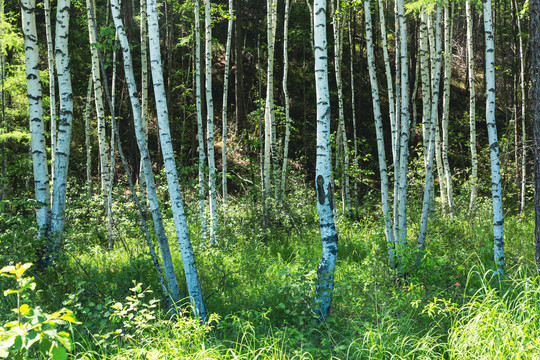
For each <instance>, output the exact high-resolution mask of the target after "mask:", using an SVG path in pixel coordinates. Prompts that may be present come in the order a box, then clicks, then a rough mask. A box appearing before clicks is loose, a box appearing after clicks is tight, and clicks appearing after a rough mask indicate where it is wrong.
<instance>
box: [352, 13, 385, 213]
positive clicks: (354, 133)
mask: <svg viewBox="0 0 540 360" xmlns="http://www.w3.org/2000/svg"><path fill="white" fill-rule="evenodd" d="M352 24H353V19H352V16H351V18H350V19H349V57H350V63H351V70H350V72H351V108H352V109H351V111H352V122H353V142H354V160H353V168H354V169H355V173H358V170H359V169H358V139H357V136H356V134H357V132H358V129H357V128H356V106H355V105H356V99H355V93H354V46H355V45H354V44H353V41H352V40H353V37H352V30H351V28H352ZM385 164H386V162H385ZM354 206H355V208H356V216H358V210H359V206H360V204H359V202H358V181H357V179H356V177H355V178H354Z"/></svg>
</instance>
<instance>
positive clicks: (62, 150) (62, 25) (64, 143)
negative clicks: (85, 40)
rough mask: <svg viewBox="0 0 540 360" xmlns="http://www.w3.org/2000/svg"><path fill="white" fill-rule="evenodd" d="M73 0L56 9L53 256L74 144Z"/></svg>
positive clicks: (60, 3)
mask: <svg viewBox="0 0 540 360" xmlns="http://www.w3.org/2000/svg"><path fill="white" fill-rule="evenodd" d="M70 8H71V2H70V0H59V1H58V5H57V10H56V30H55V34H56V38H55V44H56V49H55V54H56V72H57V74H58V92H59V95H60V112H59V115H60V117H59V120H60V121H59V122H58V138H57V140H56V141H57V143H56V154H55V162H54V179H53V194H52V199H53V201H52V208H51V212H52V213H51V234H52V236H51V240H52V243H53V252H52V254H53V256H54V255H56V253H57V251H58V249H59V247H60V244H61V241H62V231H63V229H64V219H65V214H64V212H65V208H66V185H67V175H68V164H69V151H70V144H71V126H72V115H73V92H72V90H71V71H70V64H69V53H68V40H69V11H70Z"/></svg>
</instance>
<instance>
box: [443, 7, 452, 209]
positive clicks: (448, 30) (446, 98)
mask: <svg viewBox="0 0 540 360" xmlns="http://www.w3.org/2000/svg"><path fill="white" fill-rule="evenodd" d="M450 6H452V5H450V4H449V3H446V4H445V5H444V44H445V46H444V85H443V87H444V95H443V114H442V161H443V164H444V166H443V167H444V177H445V179H446V181H445V182H446V196H447V201H448V210H449V212H450V216H453V215H454V194H453V190H452V173H451V170H450V163H449V161H448V121H449V119H448V118H449V116H450V79H451V77H452V36H453V35H452V30H453V15H454V7H453V6H452V8H451V9H450Z"/></svg>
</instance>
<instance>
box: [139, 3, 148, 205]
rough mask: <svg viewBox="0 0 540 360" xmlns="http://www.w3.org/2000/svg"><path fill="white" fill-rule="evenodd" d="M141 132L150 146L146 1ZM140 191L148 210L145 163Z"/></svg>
mask: <svg viewBox="0 0 540 360" xmlns="http://www.w3.org/2000/svg"><path fill="white" fill-rule="evenodd" d="M140 13H141V22H140V28H141V130H142V133H143V137H144V141H145V142H146V144H147V146H148V22H147V16H146V0H141V10H140ZM139 170H140V173H139V190H140V194H141V204H142V206H143V208H144V209H146V178H145V176H144V169H143V161H142V157H141V163H140V165H139Z"/></svg>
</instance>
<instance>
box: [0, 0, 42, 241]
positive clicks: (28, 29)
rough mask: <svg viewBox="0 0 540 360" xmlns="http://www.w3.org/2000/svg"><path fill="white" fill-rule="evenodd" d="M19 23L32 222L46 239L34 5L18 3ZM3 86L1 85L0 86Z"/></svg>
mask: <svg viewBox="0 0 540 360" xmlns="http://www.w3.org/2000/svg"><path fill="white" fill-rule="evenodd" d="M21 9H22V11H21V22H22V30H23V37H24V55H25V68H26V89H27V90H26V91H27V96H28V110H29V111H28V112H29V120H30V135H31V142H30V147H31V151H32V166H33V171H34V193H35V197H36V202H37V205H36V219H37V225H38V231H39V235H40V237H42V238H43V237H45V236H47V235H48V230H49V226H50V213H49V175H48V170H47V152H46V149H45V126H44V123H43V104H42V95H41V83H40V81H39V79H40V78H39V53H38V37H37V31H36V15H35V10H36V2H35V0H21ZM2 85H3V84H2Z"/></svg>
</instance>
